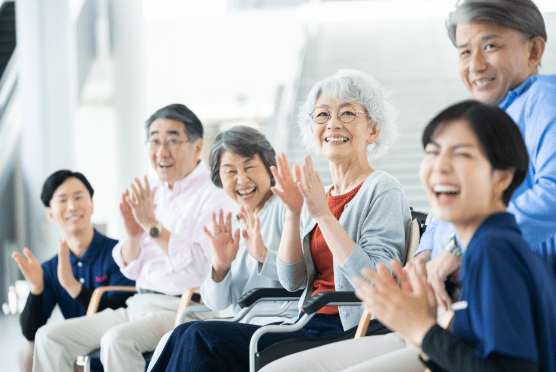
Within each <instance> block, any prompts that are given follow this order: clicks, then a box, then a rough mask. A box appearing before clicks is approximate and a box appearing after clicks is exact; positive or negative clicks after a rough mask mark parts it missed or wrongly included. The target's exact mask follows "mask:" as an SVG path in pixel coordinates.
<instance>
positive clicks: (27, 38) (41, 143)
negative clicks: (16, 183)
mask: <svg viewBox="0 0 556 372" xmlns="http://www.w3.org/2000/svg"><path fill="white" fill-rule="evenodd" d="M70 26H71V25H70V14H69V7H68V0H56V1H44V0H18V1H16V32H17V58H18V68H19V81H18V100H19V107H20V112H21V114H20V118H21V123H22V134H21V171H22V175H23V180H24V184H25V188H26V193H27V201H28V205H27V212H28V216H29V218H28V219H27V226H26V228H27V231H28V236H27V242H26V245H28V246H29V248H31V249H32V250H33V252H34V253H35V254H36V255H37V258H39V260H41V261H42V260H45V259H46V258H49V257H51V256H52V255H53V254H54V253H55V252H56V251H57V246H56V243H55V241H56V239H55V238H56V237H58V236H60V232H59V230H58V229H57V228H56V227H55V226H52V225H51V224H50V223H48V222H47V220H46V218H45V212H44V207H43V205H42V203H41V201H40V192H41V188H42V184H43V182H44V181H45V179H46V177H47V176H48V175H50V174H51V173H52V172H54V171H55V170H58V169H61V168H71V167H72V166H73V141H72V140H73V134H72V113H73V107H74V105H75V103H74V100H75V94H74V92H73V89H74V87H73V82H72V78H73V76H72V71H73V66H72V61H71V48H70V46H71V45H72V44H71V43H70V40H71V36H72V33H71V27H70Z"/></svg>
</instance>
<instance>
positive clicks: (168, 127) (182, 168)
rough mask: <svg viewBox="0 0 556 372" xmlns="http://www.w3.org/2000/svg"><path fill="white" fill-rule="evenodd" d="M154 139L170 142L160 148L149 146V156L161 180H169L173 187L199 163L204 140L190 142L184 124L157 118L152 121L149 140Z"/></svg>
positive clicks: (160, 141)
mask: <svg viewBox="0 0 556 372" xmlns="http://www.w3.org/2000/svg"><path fill="white" fill-rule="evenodd" d="M153 140H155V141H158V142H159V143H161V144H164V143H167V144H168V145H161V146H159V148H158V149H154V148H153V147H151V146H149V158H150V160H151V165H152V167H153V168H154V170H155V171H156V174H158V177H159V178H160V180H162V181H165V182H168V185H169V187H170V188H172V187H173V185H174V182H176V181H179V180H181V179H184V178H185V177H186V176H187V175H188V174H189V173H191V172H192V171H193V170H194V169H195V167H196V166H197V164H198V163H199V157H200V156H201V149H202V148H203V140H202V139H198V140H197V141H196V142H195V143H194V144H192V143H190V142H189V139H188V138H187V135H186V134H185V126H184V124H183V123H181V122H179V121H175V120H171V119H157V120H155V121H153V122H152V123H151V125H150V127H149V141H153ZM172 141H173V144H172Z"/></svg>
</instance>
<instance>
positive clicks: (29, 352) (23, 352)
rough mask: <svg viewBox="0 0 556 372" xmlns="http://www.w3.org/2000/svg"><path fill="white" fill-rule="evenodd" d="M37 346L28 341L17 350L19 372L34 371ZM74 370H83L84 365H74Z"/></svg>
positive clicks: (77, 371)
mask: <svg viewBox="0 0 556 372" xmlns="http://www.w3.org/2000/svg"><path fill="white" fill-rule="evenodd" d="M34 348H35V342H34V341H27V342H25V344H23V346H22V347H21V349H19V351H18V352H17V366H18V368H19V372H32V371H33V350H34ZM73 371H74V372H83V367H79V366H78V365H77V364H74V365H73Z"/></svg>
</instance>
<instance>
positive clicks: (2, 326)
mask: <svg viewBox="0 0 556 372" xmlns="http://www.w3.org/2000/svg"><path fill="white" fill-rule="evenodd" d="M25 341H26V340H25V337H23V335H22V334H21V328H20V327H19V315H4V314H1V315H0V355H2V357H1V358H0V359H1V361H2V362H1V363H0V372H17V370H18V369H17V363H16V360H15V358H16V355H17V352H18V351H19V348H20V347H21V345H23V343H24V342H25Z"/></svg>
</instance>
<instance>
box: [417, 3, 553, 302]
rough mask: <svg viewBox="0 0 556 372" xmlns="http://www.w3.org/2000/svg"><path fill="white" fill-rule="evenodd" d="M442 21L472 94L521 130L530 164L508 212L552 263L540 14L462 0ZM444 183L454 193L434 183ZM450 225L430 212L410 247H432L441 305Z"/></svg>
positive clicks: (548, 114) (521, 6)
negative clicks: (428, 220) (430, 218)
mask: <svg viewBox="0 0 556 372" xmlns="http://www.w3.org/2000/svg"><path fill="white" fill-rule="evenodd" d="M446 27H447V30H448V35H449V37H450V39H451V40H452V42H453V44H454V45H455V47H456V49H457V53H458V55H459V71H460V76H461V79H462V81H463V83H464V85H465V86H466V88H467V89H468V90H469V92H471V94H472V95H473V98H475V99H477V100H478V101H481V102H484V103H487V104H490V105H497V106H498V107H500V108H502V109H503V110H505V111H506V112H507V113H508V114H509V115H510V117H511V118H512V119H513V120H514V121H515V122H516V123H517V125H518V127H519V129H520V131H521V134H522V135H523V138H524V140H525V144H526V145H527V150H528V152H529V158H530V167H529V171H528V173H527V177H526V179H525V181H524V182H523V183H522V184H521V185H520V186H519V187H518V188H517V190H516V191H515V192H514V194H513V197H512V199H511V201H510V204H509V206H508V212H510V213H512V214H514V216H515V217H516V221H517V224H518V225H519V228H520V229H521V231H522V233H523V236H524V238H525V240H526V241H527V242H528V243H529V245H530V246H531V247H532V248H533V250H535V251H536V252H538V253H539V254H541V255H542V256H543V257H544V258H545V259H546V260H547V261H549V263H551V264H552V265H553V266H555V267H556V265H555V263H556V262H555V257H556V242H555V235H556V161H555V159H556V146H555V145H554V143H555V142H556V75H539V74H538V70H539V67H540V63H541V58H542V55H543V52H544V49H545V42H546V39H547V34H546V29H545V25H544V20H543V17H542V15H541V13H540V11H539V10H538V8H537V7H536V5H535V4H534V3H533V2H532V1H531V0H504V1H502V0H465V1H462V2H461V3H459V4H458V6H457V8H456V10H455V11H454V12H453V13H452V14H451V15H450V17H449V19H448V21H447V22H446ZM445 191H449V192H450V193H452V194H454V195H457V193H458V190H457V189H456V190H441V189H439V190H437V192H438V193H439V194H442V193H444V192H445ZM453 232H454V229H453V227H452V226H451V224H449V223H440V222H439V221H438V220H433V221H432V222H431V224H430V225H429V227H428V228H427V231H426V232H425V234H424V235H423V237H422V240H421V245H420V249H419V251H418V253H417V255H416V257H422V258H425V259H427V258H428V257H431V251H432V257H434V259H433V260H431V261H430V262H428V263H427V276H428V280H429V281H430V283H431V285H432V286H433V288H434V290H435V293H436V295H437V300H438V301H439V303H440V305H442V306H444V307H446V306H447V305H449V304H450V299H449V296H448V294H447V293H446V291H445V290H444V281H445V278H446V277H447V275H449V274H450V273H452V272H454V271H455V270H456V269H457V268H458V267H459V265H460V263H461V251H460V249H459V248H458V247H457V245H454V244H447V245H446V249H444V244H445V243H446V241H447V240H448V238H449V237H450V235H451V234H452V233H453Z"/></svg>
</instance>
